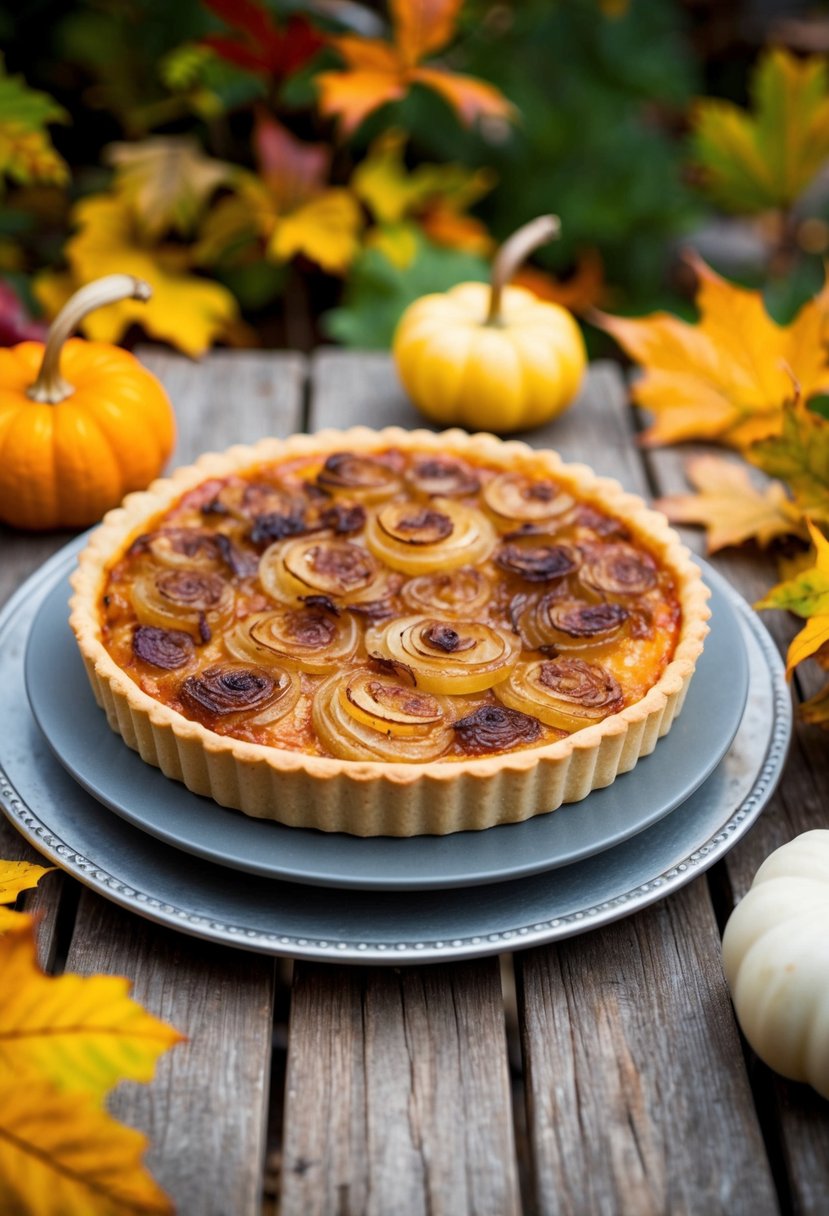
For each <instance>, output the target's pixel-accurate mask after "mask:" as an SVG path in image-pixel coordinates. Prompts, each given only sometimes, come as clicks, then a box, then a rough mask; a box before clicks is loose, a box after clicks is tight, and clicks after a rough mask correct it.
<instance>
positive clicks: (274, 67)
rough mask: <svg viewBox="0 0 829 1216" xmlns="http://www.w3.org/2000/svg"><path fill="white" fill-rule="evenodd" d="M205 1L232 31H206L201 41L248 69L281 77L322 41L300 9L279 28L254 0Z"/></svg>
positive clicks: (306, 58)
mask: <svg viewBox="0 0 829 1216" xmlns="http://www.w3.org/2000/svg"><path fill="white" fill-rule="evenodd" d="M204 4H205V6H206V7H207V8H209V9H210V11H211V12H213V13H215V14H216V16H217V17H221V19H222V20H223V21H224V22H225V24H226V25H229V26H230V28H231V30H232V33H231V34H208V35H207V36H206V37H204V38H202V40H201V42H202V45H203V46H207V47H210V49H211V50H212V51H214V52H215V53H216V54H217V55H219V56H221V58H222V59H226V60H227V61H228V63H233V64H235V65H236V67H240V68H244V69H246V70H247V71H249V72H257V73H261V74H262V75H265V76H270V77H272V78H273V79H274V80H276V81H281V80H284V79H285V78H286V77H288V76H291V75H293V73H294V72H297V71H299V69H300V68H302V67H304V66H305V64H306V63H308V62H309V61H310V60H311V59H313V57H314V55H316V53H317V52H318V51H319V50H321V48H322V47H323V46H324V45H325V41H326V40H325V38H324V36H323V35H322V34H321V33H320V32H319V30H318V29H316V27H315V26H313V25H312V24H311V22H310V21H309V20H308V18H307V17H306V16H304V15H303V14H302V13H292V14H291V15H290V17H289V18H288V20H287V22H286V23H285V28H284V29H280V27H279V26H278V25H276V23H275V22H274V19H273V17H272V15H271V14H270V13H269V12H268V10H267V9H266V8H265V7H264V6H263V5H261V4H256V3H254V2H253V0H204Z"/></svg>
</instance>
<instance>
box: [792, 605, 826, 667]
mask: <svg viewBox="0 0 829 1216" xmlns="http://www.w3.org/2000/svg"><path fill="white" fill-rule="evenodd" d="M827 642H829V612H823V613H821V614H820V615H819V616H813V617H810V618H809V620H808V621H807V622H806V624H805V625H804V626H803V628H802V629H801V631H800V633H798V634H797V636H796V637H794V638H792V641H791V643H790V645H789V650H788V653H787V654H786V674H787V675H791V673H792V672H793V671H794V669H795V667H797V665H798V663H802V662H803V661H804V660H805V659H810V658H812V657H813V656H814V655H815V654H816V653H817V651H818V650H820V649H821V647H823V646H825V645H826V643H827Z"/></svg>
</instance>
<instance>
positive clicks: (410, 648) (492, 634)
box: [366, 616, 521, 695]
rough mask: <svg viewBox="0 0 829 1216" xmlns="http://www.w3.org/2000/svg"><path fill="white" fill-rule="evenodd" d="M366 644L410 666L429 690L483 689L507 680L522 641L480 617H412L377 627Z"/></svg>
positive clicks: (459, 691)
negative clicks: (472, 619) (473, 619)
mask: <svg viewBox="0 0 829 1216" xmlns="http://www.w3.org/2000/svg"><path fill="white" fill-rule="evenodd" d="M366 646H367V647H369V649H371V650H374V649H376V650H377V651H378V652H379V653H380V654H381V655H383V656H384V657H385V658H388V659H393V660H394V661H395V662H397V663H405V664H407V666H408V667H410V668H411V670H412V672H413V673H414V676H415V678H416V680H417V686H418V688H422V689H424V690H425V691H426V692H436V693H454V694H457V695H460V694H463V693H470V692H482V691H483V690H484V689H485V688H491V687H492V686H493V685H494V684H497V683H498V681H499V680H504V679H506V677H507V675H508V674H509V672H510V670H511V668H512V667H513V666H514V664H515V663H516V662H517V661H518V657H519V655H520V653H521V645H520V642H519V641H518V639H517V638H515V637H514V636H513V635H512V634H510V633H507V632H506V631H504V630H500V629H495V628H494V627H493V626H491V625H484V624H483V623H481V622H479V621H460V620H457V619H455V618H452V619H451V620H448V621H442V620H439V619H437V618H435V617H428V616H410V617H403V618H402V619H400V620H395V621H392V622H391V623H390V624H388V625H385V626H380V625H378V626H375V628H374V629H371V630H369V631H368V633H367V634H366Z"/></svg>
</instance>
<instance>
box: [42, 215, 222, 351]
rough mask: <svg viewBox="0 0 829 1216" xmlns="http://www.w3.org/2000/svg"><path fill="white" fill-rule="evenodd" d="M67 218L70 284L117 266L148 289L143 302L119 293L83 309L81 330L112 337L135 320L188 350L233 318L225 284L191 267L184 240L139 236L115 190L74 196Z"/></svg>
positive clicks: (204, 344)
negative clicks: (112, 300) (155, 242)
mask: <svg viewBox="0 0 829 1216" xmlns="http://www.w3.org/2000/svg"><path fill="white" fill-rule="evenodd" d="M73 219H74V221H75V223H76V225H77V226H78V232H77V233H76V234H75V235H74V236H73V237H71V238H70V239H69V241H68V242H67V244H66V250H65V252H66V257H67V259H68V261H69V265H70V268H71V271H72V277H73V282H74V284H75V286H80V285H81V284H82V283H86V282H89V281H90V280H91V279H96V278H100V277H101V276H102V275H105V274H112V273H115V272H121V273H124V274H132V275H135V276H136V278H139V279H145V280H146V281H147V282H148V283H149V284H150V287H151V288H152V291H153V294H152V298H151V299H150V300H149V301H148V302H147V303H142V302H141V301H137V300H125V301H123V303H120V304H112V305H110V307H109V308H101V309H98V311H97V312H93V313H90V314H89V316H87V317H86V318H85V320H84V321H83V323H82V328H83V331H84V333H85V334H86V335H87V337H89V338H92V339H93V340H95V341H96V342H111V343H115V342H118V341H119V340H120V338H121V337H122V336H123V334H124V332H125V331H126V330H127V329H128V328H129V326H130V325H133V324H136V325H140V326H142V328H143V329H144V330H146V332H147V333H148V334H151V335H152V336H153V337H155V338H160V339H161V340H162V341H165V342H169V343H171V344H172V345H173V346H177V347H178V348H179V349H180V350H183V351H184V352H185V354H188V355H191V356H193V357H194V358H195V357H197V356H198V355H202V354H204V352H205V351H206V350H207V349H208V347H209V346H210V345H211V344H212V343H213V342H215V341H216V340H218V339H221V338H223V337H224V336H225V333H226V331H227V330H228V328H230V327H231V326H233V325H234V324H235V323H236V322H237V320H238V316H239V310H238V307H237V304H236V301H235V299H234V298H233V296H232V295H231V294H230V292H229V291H228V290H227V289H226V288H225V287H222V286H221V284H219V283H214V282H211V281H209V280H208V279H203V278H199V277H197V276H196V275H193V274H191V273H190V270H189V258H190V254H189V252H188V251H187V250H186V249H185V248H184V247H182V246H172V245H170V246H163V245H161V246H152V245H147V244H145V243H144V242H143V240H142V238H141V236H140V234H139V233H138V232H137V231H136V229H135V225H134V222H133V216H132V211H131V208H130V207H129V205H128V204H127V203H126V201H125V200H124V199H123V198H119V197H118V195H113V194H96V195H92V196H91V197H89V198H85V199H82V200H81V202H79V203H78V204H77V205H76V207H75V208H74V210H73ZM51 290H52V288H51V287H50V285H49V282H48V280H47V284H46V286H45V288H44V287H43V285H42V284H41V289H40V295H41V299H43V298H44V295H48V294H49V293H50V291H51Z"/></svg>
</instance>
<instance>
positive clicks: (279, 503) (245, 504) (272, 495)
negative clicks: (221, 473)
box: [202, 481, 296, 523]
mask: <svg viewBox="0 0 829 1216" xmlns="http://www.w3.org/2000/svg"><path fill="white" fill-rule="evenodd" d="M295 505H296V504H295V500H294V499H293V498H292V496H291V495H290V494H289V493H288V492H287V491H286V490H284V489H282V488H281V487H279V486H275V485H271V484H269V483H267V482H242V481H230V482H229V483H228V484H227V485H224V486H222V488H221V490H220V491H219V493H218V494H217V495H216V497H215V498H213V499H211V501H210V502H208V503H206V504H205V506H204V507H202V512H203V514H208V515H232V516H233V517H234V518H235V519H239V520H241V521H242V522H243V523H250V522H251V521H252V520H254V519H256V517H257V516H258V515H271V514H275V515H288V514H290V513H291V511H292V510H293V509H294V507H295Z"/></svg>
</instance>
